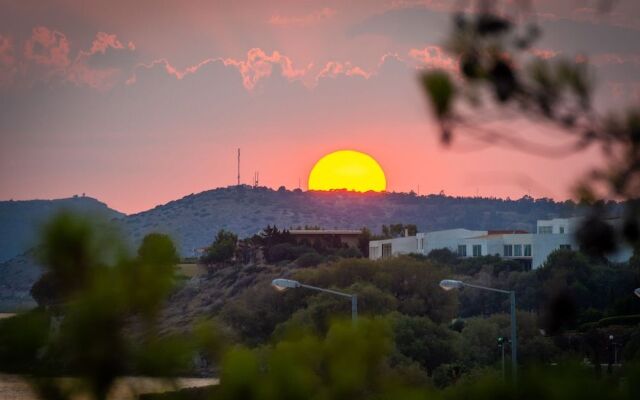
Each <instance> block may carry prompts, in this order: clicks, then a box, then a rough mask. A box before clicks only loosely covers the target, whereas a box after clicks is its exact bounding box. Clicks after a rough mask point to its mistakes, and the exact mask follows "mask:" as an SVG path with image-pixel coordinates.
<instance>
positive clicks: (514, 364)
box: [440, 279, 640, 382]
mask: <svg viewBox="0 0 640 400" xmlns="http://www.w3.org/2000/svg"><path fill="white" fill-rule="evenodd" d="M440 287H441V288H442V289H444V290H446V291H449V290H453V289H461V288H463V287H470V288H474V289H481V290H488V291H491V292H498V293H504V294H508V295H509V298H510V300H511V371H512V378H513V381H514V382H515V380H516V377H517V373H518V354H517V349H518V336H517V333H516V330H517V328H516V292H514V291H513V290H502V289H494V288H489V287H485V286H478V285H472V284H470V283H466V282H463V281H458V280H454V279H444V280H441V281H440ZM639 291H640V290H639ZM637 294H638V293H637ZM638 295H639V296H640V294H638Z"/></svg>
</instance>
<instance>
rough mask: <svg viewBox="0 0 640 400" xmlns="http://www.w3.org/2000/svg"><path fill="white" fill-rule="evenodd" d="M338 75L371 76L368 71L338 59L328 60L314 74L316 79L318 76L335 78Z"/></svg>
mask: <svg viewBox="0 0 640 400" xmlns="http://www.w3.org/2000/svg"><path fill="white" fill-rule="evenodd" d="M339 75H345V76H359V77H362V78H365V79H369V78H370V77H371V75H372V74H371V73H370V72H366V71H365V70H363V69H362V68H360V67H357V66H353V65H351V63H350V62H349V61H347V62H338V61H329V62H328V63H327V64H326V65H325V66H324V68H322V70H320V72H319V73H318V75H317V76H316V80H318V79H320V78H326V77H330V78H335V77H337V76H339Z"/></svg>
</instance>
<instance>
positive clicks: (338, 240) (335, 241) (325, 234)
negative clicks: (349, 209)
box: [289, 229, 362, 248]
mask: <svg viewBox="0 0 640 400" xmlns="http://www.w3.org/2000/svg"><path fill="white" fill-rule="evenodd" d="M289 234H290V235H291V236H292V237H293V238H294V239H295V240H296V242H298V243H302V242H308V243H315V242H318V241H320V242H323V243H327V244H331V245H333V246H335V247H345V246H346V247H354V248H356V247H358V238H359V236H360V235H361V234H362V230H360V229H292V230H289Z"/></svg>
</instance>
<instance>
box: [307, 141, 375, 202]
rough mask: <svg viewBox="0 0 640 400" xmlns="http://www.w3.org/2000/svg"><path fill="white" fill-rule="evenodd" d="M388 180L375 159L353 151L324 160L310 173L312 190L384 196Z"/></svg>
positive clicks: (330, 156)
mask: <svg viewBox="0 0 640 400" xmlns="http://www.w3.org/2000/svg"><path fill="white" fill-rule="evenodd" d="M386 188H387V179H386V178H385V175H384V171H383V170H382V168H381V167H380V164H378V162H377V161H376V160H374V159H373V157H371V156H369V155H367V154H364V153H361V152H358V151H353V150H340V151H335V152H333V153H330V154H327V155H326V156H324V157H322V158H321V159H320V160H319V161H318V162H317V163H316V164H315V165H314V167H313V169H312V170H311V173H309V190H335V189H347V190H353V191H356V192H368V191H374V192H382V191H384V190H386Z"/></svg>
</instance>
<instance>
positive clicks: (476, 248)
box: [472, 244, 482, 257]
mask: <svg viewBox="0 0 640 400" xmlns="http://www.w3.org/2000/svg"><path fill="white" fill-rule="evenodd" d="M472 250H473V256H474V257H480V256H481V255H482V246H481V245H479V244H474V245H473V248H472Z"/></svg>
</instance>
